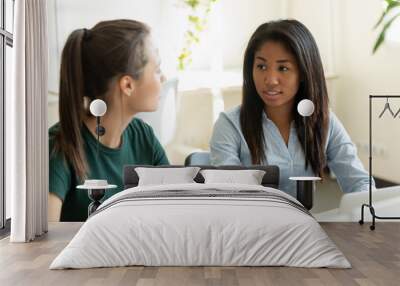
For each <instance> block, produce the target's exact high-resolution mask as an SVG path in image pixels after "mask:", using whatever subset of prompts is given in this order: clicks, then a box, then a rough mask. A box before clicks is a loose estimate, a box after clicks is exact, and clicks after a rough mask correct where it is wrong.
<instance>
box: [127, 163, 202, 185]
mask: <svg viewBox="0 0 400 286" xmlns="http://www.w3.org/2000/svg"><path fill="white" fill-rule="evenodd" d="M199 170H200V168H199V167H184V168H146V167H137V168H135V171H136V173H137V174H138V176H139V183H138V186H149V185H168V184H187V183H195V181H194V180H193V179H194V178H195V177H196V175H197V173H198V172H199Z"/></svg>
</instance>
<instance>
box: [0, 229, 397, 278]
mask: <svg viewBox="0 0 400 286" xmlns="http://www.w3.org/2000/svg"><path fill="white" fill-rule="evenodd" d="M80 226H81V223H52V224H50V226H49V229H50V231H49V233H47V234H46V235H44V236H43V237H40V238H38V239H37V240H35V241H34V242H32V243H27V244H25V243H9V241H8V238H6V239H3V240H0V285H2V286H6V285H12V286H14V285H15V286H16V285H52V286H53V285H57V286H58V285H67V286H72V285H85V286H89V285H136V286H164V285H165V286H180V285H193V286H216V285H229V286H235V285H236V286H250V285H251V286H265V285H274V286H275V285H290V286H291V285H305V286H319V285H346V286H352V285H354V286H356V285H362V286H364V285H365V286H370V285H374V286H380V285H384V286H391V285H399V280H398V274H397V273H399V272H400V223H397V222H378V224H377V227H376V230H375V231H370V230H369V225H368V224H366V225H362V226H360V225H358V224H357V223H321V226H322V227H323V228H324V230H325V231H326V232H327V233H328V235H329V237H330V238H331V239H332V240H333V241H334V242H335V243H336V245H337V246H338V247H339V248H340V249H341V250H342V251H343V253H344V254H345V255H346V257H347V258H348V259H349V261H350V262H351V264H352V266H353V268H352V269H307V268H290V267H143V266H137V267H117V268H100V269H85V270H57V271H50V270H49V269H48V267H49V265H50V263H51V262H52V260H53V259H54V258H55V256H56V255H57V254H58V253H59V252H60V251H61V250H62V249H63V248H64V247H65V246H66V245H67V243H68V242H69V241H70V240H71V238H72V237H73V236H74V234H75V233H76V232H77V231H78V230H79V228H80Z"/></svg>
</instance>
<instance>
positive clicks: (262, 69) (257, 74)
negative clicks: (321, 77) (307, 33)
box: [253, 41, 300, 109]
mask: <svg viewBox="0 0 400 286" xmlns="http://www.w3.org/2000/svg"><path fill="white" fill-rule="evenodd" d="M253 80H254V85H255V87H256V90H257V93H258V95H259V96H260V97H261V99H262V100H263V102H264V104H265V109H268V108H276V107H279V108H281V107H288V108H292V107H293V104H294V99H295V96H296V93H297V91H298V89H299V85H300V72H299V67H298V64H297V61H296V58H295V57H294V55H293V54H292V53H291V52H289V51H288V50H287V49H286V47H285V46H284V45H282V44H281V43H279V42H275V41H268V42H265V43H264V44H263V45H262V46H261V47H260V49H259V50H257V51H256V53H255V55H254V65H253Z"/></svg>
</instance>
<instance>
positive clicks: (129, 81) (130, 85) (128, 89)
mask: <svg viewBox="0 0 400 286" xmlns="http://www.w3.org/2000/svg"><path fill="white" fill-rule="evenodd" d="M119 88H120V89H121V91H122V93H123V94H125V95H127V96H131V95H132V94H133V92H134V91H135V80H134V79H133V78H132V77H131V76H129V75H125V76H123V77H121V78H120V79H119Z"/></svg>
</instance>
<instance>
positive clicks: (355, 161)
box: [210, 20, 369, 196]
mask: <svg viewBox="0 0 400 286" xmlns="http://www.w3.org/2000/svg"><path fill="white" fill-rule="evenodd" d="M303 99H309V100H311V101H312V102H313V103H314V106H315V111H314V113H313V114H312V115H311V116H310V117H308V118H307V121H306V123H305V124H304V122H303V120H302V117H301V116H300V115H299V114H298V113H297V110H296V108H297V104H298V103H299V102H300V101H301V100H303ZM305 129H306V131H307V134H308V136H307V138H304V131H305ZM305 140H306V141H307V143H306V144H307V149H306V150H307V154H306V155H304V150H305V148H304V141H305ZM210 149H211V162H212V164H214V165H259V164H265V165H266V164H268V165H277V166H279V169H280V182H279V185H280V186H279V188H280V189H281V190H282V191H284V192H286V193H288V194H291V195H292V196H296V185H295V182H293V181H290V180H289V177H291V176H315V175H317V176H320V177H323V172H324V169H325V167H326V166H328V167H329V168H330V169H331V170H332V171H333V173H334V174H335V175H336V177H337V180H338V183H339V185H340V187H341V189H342V191H343V192H346V193H347V192H357V191H364V190H365V191H366V190H368V186H369V177H368V173H367V172H366V171H365V169H364V167H363V165H362V163H361V161H360V160H359V158H358V157H357V150H356V148H355V146H354V144H353V143H352V141H351V139H350V137H349V135H348V134H347V132H346V130H345V128H344V127H343V125H342V124H341V122H340V121H339V119H338V118H337V117H336V116H335V114H334V113H333V112H332V111H329V108H328V93H327V88H326V83H325V76H324V71H323V66H322V62H321V58H320V55H319V51H318V47H317V45H316V43H315V40H314V38H313V36H312V35H311V33H310V31H309V30H308V29H307V28H306V27H305V26H304V25H303V24H302V23H300V22H299V21H296V20H281V21H273V22H268V23H265V24H262V25H261V26H259V27H258V28H257V30H256V31H255V32H254V34H253V35H252V36H251V38H250V41H249V43H248V46H247V48H246V51H245V55H244V65H243V98H242V104H241V105H240V106H238V107H236V108H234V109H233V110H231V111H228V112H224V113H221V114H220V116H219V118H218V120H217V122H216V123H215V126H214V131H213V135H212V138H211V142H210ZM305 158H307V160H305Z"/></svg>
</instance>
